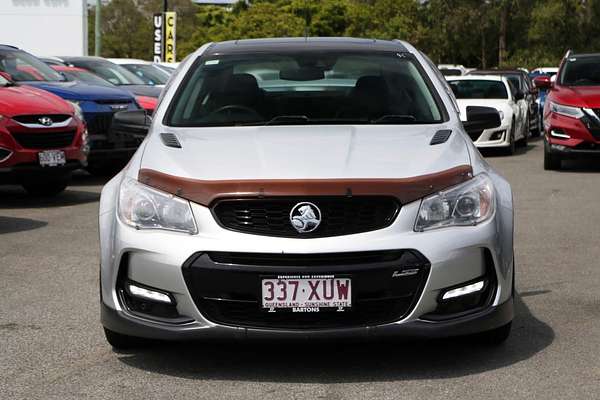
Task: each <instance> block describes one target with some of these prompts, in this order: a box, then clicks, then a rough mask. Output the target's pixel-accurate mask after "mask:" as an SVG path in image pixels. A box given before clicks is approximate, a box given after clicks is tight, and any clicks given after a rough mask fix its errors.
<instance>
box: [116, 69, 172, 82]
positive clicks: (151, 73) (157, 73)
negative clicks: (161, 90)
mask: <svg viewBox="0 0 600 400" xmlns="http://www.w3.org/2000/svg"><path fill="white" fill-rule="evenodd" d="M123 67H124V68H126V69H127V70H129V71H130V72H133V73H134V74H136V75H137V76H138V77H139V78H140V79H142V80H143V81H144V83H146V84H147V85H164V84H165V83H166V82H167V80H168V79H169V75H168V74H167V73H166V72H163V71H161V70H160V69H159V68H158V67H154V66H153V65H144V64H126V65H123Z"/></svg>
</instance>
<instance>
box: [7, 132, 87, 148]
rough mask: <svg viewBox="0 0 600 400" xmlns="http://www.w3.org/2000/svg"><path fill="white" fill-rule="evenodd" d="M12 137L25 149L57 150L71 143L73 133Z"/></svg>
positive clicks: (73, 136)
mask: <svg viewBox="0 0 600 400" xmlns="http://www.w3.org/2000/svg"><path fill="white" fill-rule="evenodd" d="M12 136H13V137H14V138H15V140H16V141H17V143H19V144H20V145H21V146H22V147H23V148H25V149H58V148H61V147H67V146H70V145H71V144H72V143H73V140H74V139H75V131H70V132H43V133H40V132H38V133H13V134H12Z"/></svg>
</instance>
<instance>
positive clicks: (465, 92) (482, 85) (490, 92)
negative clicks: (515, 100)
mask: <svg viewBox="0 0 600 400" xmlns="http://www.w3.org/2000/svg"><path fill="white" fill-rule="evenodd" d="M448 84H449V85H450V88H452V92H454V96H455V97H456V98H457V99H508V92H507V90H506V86H505V85H504V82H501V81H490V80H471V79H469V80H455V81H450V82H448Z"/></svg>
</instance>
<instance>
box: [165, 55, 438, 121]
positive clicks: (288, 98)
mask: <svg viewBox="0 0 600 400" xmlns="http://www.w3.org/2000/svg"><path fill="white" fill-rule="evenodd" d="M441 120H442V114H441V111H440V108H439V106H438V104H437V102H436V99H435V97H434V95H433V94H432V92H431V89H430V87H429V85H428V81H426V78H425V77H424V75H423V73H422V72H421V70H420V69H419V68H418V67H417V65H416V63H415V61H413V60H412V59H411V58H410V57H408V56H407V55H403V54H402V55H400V54H398V53H375V54H365V53H362V54H361V53H357V54H352V53H341V52H339V53H336V52H333V53H327V54H324V53H321V52H308V51H307V52H301V53H294V54H264V53H263V54H251V55H250V54H249V55H235V56H220V57H211V58H205V59H200V60H199V61H197V62H196V63H195V64H194V65H193V66H192V67H191V69H190V71H189V72H188V75H187V76H186V78H185V79H184V81H183V83H182V87H181V88H180V90H179V91H178V92H177V94H176V95H175V98H174V99H173V101H172V104H171V106H170V112H169V115H168V118H167V124H170V125H175V126H213V125H217V126H219V125H221V126H227V125H243V124H248V125H261V124H273V125H275V124H307V123H315V124H318V123H332V124H340V123H352V124H370V123H390V124H411V123H412V124H415V123H435V122H440V121H441Z"/></svg>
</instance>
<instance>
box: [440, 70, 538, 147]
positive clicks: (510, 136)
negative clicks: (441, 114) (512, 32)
mask: <svg viewBox="0 0 600 400" xmlns="http://www.w3.org/2000/svg"><path fill="white" fill-rule="evenodd" d="M447 81H448V85H450V88H451V89H452V92H453V93H454V96H455V97H456V101H457V103H458V106H459V108H460V115H461V119H462V120H463V121H466V120H467V117H468V114H469V111H470V108H472V107H493V108H495V109H496V110H498V111H499V112H500V117H501V120H502V124H501V125H500V126H499V127H497V128H492V129H481V130H473V131H471V132H469V135H470V136H471V139H473V142H474V143H475V146H477V147H503V148H505V149H506V151H507V152H508V153H509V154H513V153H514V151H515V146H516V143H517V142H520V143H521V144H523V145H525V144H527V139H528V137H529V129H528V126H527V125H528V124H527V112H528V109H527V102H526V101H525V100H524V98H523V97H522V94H521V93H519V91H518V90H516V89H515V88H514V86H512V85H511V84H510V82H509V81H508V79H507V78H505V77H502V76H497V75H467V76H461V77H447Z"/></svg>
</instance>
